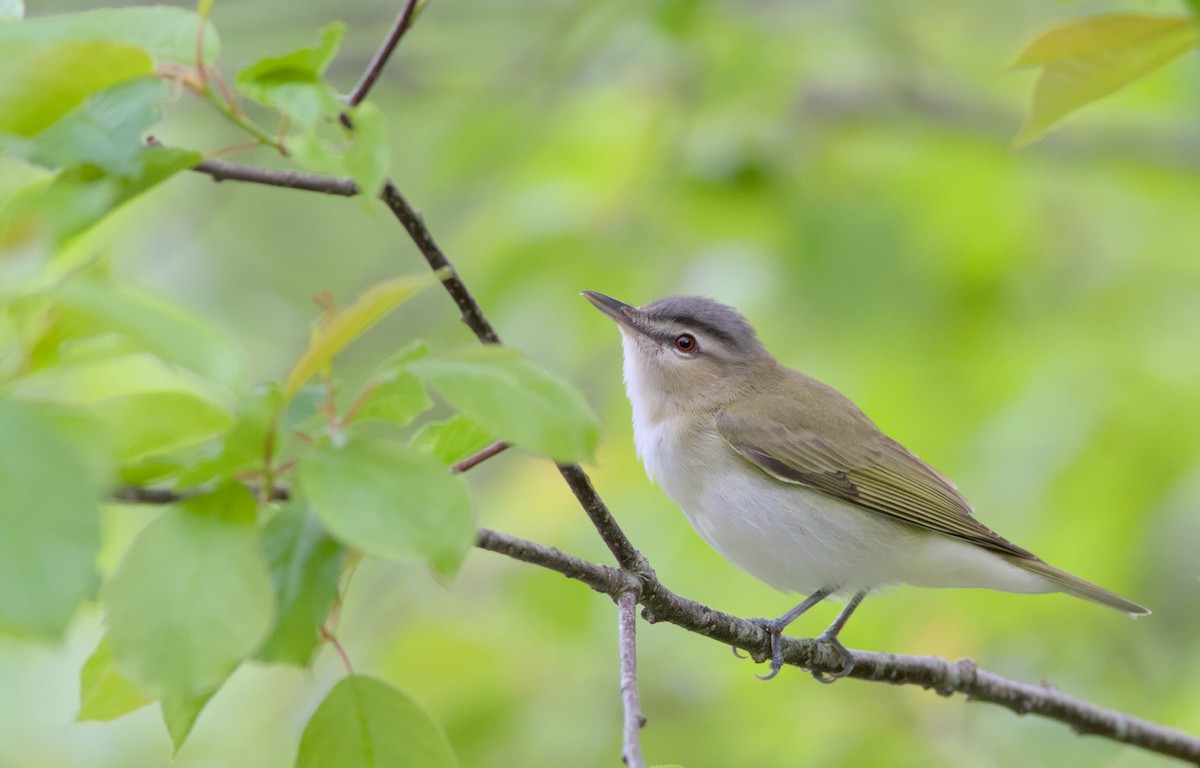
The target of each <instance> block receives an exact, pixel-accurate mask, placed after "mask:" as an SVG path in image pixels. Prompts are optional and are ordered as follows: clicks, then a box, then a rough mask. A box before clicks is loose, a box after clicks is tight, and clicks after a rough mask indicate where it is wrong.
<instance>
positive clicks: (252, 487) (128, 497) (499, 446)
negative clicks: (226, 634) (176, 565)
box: [112, 441, 508, 504]
mask: <svg viewBox="0 0 1200 768" xmlns="http://www.w3.org/2000/svg"><path fill="white" fill-rule="evenodd" d="M506 448H508V443H505V442H503V441H497V442H495V443H492V444H491V445H489V446H488V447H486V448H484V449H483V450H481V451H479V452H478V453H473V454H471V455H470V456H468V457H467V458H465V459H463V460H462V461H460V462H458V463H457V464H454V465H452V466H451V467H450V474H452V475H458V474H461V473H463V472H467V471H468V470H471V469H473V468H474V467H476V466H478V465H480V464H482V463H483V462H485V461H487V460H488V459H490V458H492V457H493V456H495V455H496V454H498V453H501V452H502V451H504V449H506ZM246 489H247V490H249V491H251V492H252V493H254V494H255V495H258V494H259V492H260V491H261V488H260V487H259V484H257V483H247V484H246ZM197 493H200V491H176V490H174V489H172V488H145V487H142V486H140V485H123V486H121V487H119V488H117V489H116V490H115V491H113V493H112V500H113V501H115V502H117V503H119V504H177V503H178V502H181V501H184V500H186V499H190V498H191V497H192V496H195V495H196V494H197ZM291 497H292V491H291V489H290V488H288V487H287V486H284V485H276V486H275V490H274V491H273V492H272V493H271V497H270V499H269V501H287V500H288V499H290V498H291Z"/></svg>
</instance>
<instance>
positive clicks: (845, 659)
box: [812, 589, 867, 683]
mask: <svg viewBox="0 0 1200 768" xmlns="http://www.w3.org/2000/svg"><path fill="white" fill-rule="evenodd" d="M866 596H867V590H865V589H861V590H859V591H858V592H856V593H855V594H854V597H852V598H850V602H848V603H846V607H845V608H843V609H842V612H841V613H839V614H838V616H837V618H836V619H834V620H833V623H832V624H830V625H829V628H828V629H826V630H825V631H824V632H822V633H821V636H820V637H818V638H817V642H818V643H825V644H826V645H829V646H831V647H832V648H833V650H835V651H837V652H838V655H839V656H841V657H842V668H841V669H839V670H838V671H837V672H833V673H827V672H817V671H814V672H813V673H812V676H813V677H815V678H816V679H817V680H818V681H820V682H822V683H832V682H834V681H835V680H837V679H838V678H839V677H845V676H846V675H848V674H850V672H851V671H853V669H854V654H852V653H850V651H849V650H848V649H847V648H846V646H844V645H842V642H841V641H840V640H838V639H837V636H838V633H839V632H841V631H842V627H844V626H846V620H847V619H849V618H850V614H852V613H854V609H855V608H858V604H859V603H861V602H862V601H863V598H864V597H866Z"/></svg>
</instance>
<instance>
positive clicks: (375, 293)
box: [283, 275, 429, 400]
mask: <svg viewBox="0 0 1200 768" xmlns="http://www.w3.org/2000/svg"><path fill="white" fill-rule="evenodd" d="M428 284H429V278H428V277H426V276H424V275H423V276H421V277H397V278H394V279H392V280H386V281H384V282H382V283H377V284H375V285H373V286H371V287H370V288H368V289H367V290H366V291H364V292H363V293H362V294H361V295H360V296H359V297H358V298H357V299H355V301H354V303H353V304H351V305H350V306H348V307H346V308H345V309H343V310H341V311H339V312H336V313H334V315H333V316H332V317H329V318H328V319H325V320H324V321H323V322H322V323H320V325H319V326H318V328H317V330H316V331H315V332H314V333H313V335H312V338H311V339H309V342H308V349H307V350H305V352H304V354H303V355H302V356H301V357H300V360H299V361H298V362H297V363H296V366H295V367H294V368H293V369H292V372H291V373H290V374H288V378H287V381H286V382H285V383H284V385H283V395H284V399H285V400H290V399H291V398H292V396H293V395H295V394H296V390H298V389H299V388H300V385H302V384H304V382H306V381H308V380H309V379H310V378H312V376H313V375H314V374H316V373H317V372H318V371H321V370H323V369H324V368H325V367H326V366H328V365H329V362H330V360H332V359H333V356H334V355H335V354H337V353H338V352H340V351H341V350H342V349H344V348H345V347H346V346H347V345H349V344H350V343H351V342H352V341H354V340H355V339H357V338H358V337H359V336H361V335H362V334H364V333H366V332H367V330H369V329H370V328H371V326H373V325H375V324H376V323H378V322H379V321H380V320H382V319H383V318H384V317H386V316H387V315H388V313H390V312H391V311H392V310H394V309H395V308H396V307H398V306H400V305H401V304H403V303H404V302H405V301H407V300H408V299H409V297H411V296H412V295H413V294H415V293H416V292H417V291H419V290H420V289H421V288H424V287H425V286H426V285H428Z"/></svg>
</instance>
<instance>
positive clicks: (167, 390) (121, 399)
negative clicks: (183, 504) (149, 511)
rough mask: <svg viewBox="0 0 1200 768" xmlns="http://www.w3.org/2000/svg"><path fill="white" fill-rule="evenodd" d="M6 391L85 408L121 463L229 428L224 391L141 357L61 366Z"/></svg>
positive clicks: (183, 445) (149, 357) (180, 446)
mask: <svg viewBox="0 0 1200 768" xmlns="http://www.w3.org/2000/svg"><path fill="white" fill-rule="evenodd" d="M11 391H12V392H14V393H16V394H19V395H21V396H23V397H26V398H29V399H36V400H42V401H51V402H59V403H65V404H70V405H78V406H87V413H88V414H89V415H91V416H94V417H96V418H97V419H99V420H100V421H101V422H103V423H104V424H106V425H107V426H108V427H109V430H110V432H111V434H112V437H113V440H114V442H115V448H114V453H115V458H116V459H117V461H118V462H120V463H123V464H129V463H133V462H138V461H142V460H144V459H146V458H148V457H151V456H156V455H161V454H165V453H169V452H171V451H176V450H179V449H181V448H186V447H188V446H191V445H196V444H198V443H201V442H203V441H205V440H208V439H210V438H212V437H215V436H217V435H219V434H221V433H222V432H224V431H225V430H226V429H228V428H229V427H230V426H231V425H232V424H233V419H232V417H231V415H230V402H229V401H230V399H231V398H230V397H229V395H228V393H226V392H223V391H222V390H220V388H218V387H213V386H212V385H211V384H209V383H207V382H204V381H202V380H200V379H196V378H194V377H191V376H188V375H186V374H185V373H183V372H182V371H179V370H178V369H176V368H174V367H172V366H169V365H167V364H165V363H163V362H162V361H161V360H159V359H158V358H156V357H154V356H152V355H149V354H146V353H135V354H128V355H119V356H116V357H111V358H102V359H98V360H86V359H85V360H80V361H67V362H63V363H60V364H59V365H56V366H54V367H51V368H46V369H44V370H42V371H38V372H36V373H34V374H32V375H29V376H26V377H24V378H22V379H19V380H17V381H16V382H14V384H13V385H12V386H11Z"/></svg>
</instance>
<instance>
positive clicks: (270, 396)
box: [178, 383, 300, 488]
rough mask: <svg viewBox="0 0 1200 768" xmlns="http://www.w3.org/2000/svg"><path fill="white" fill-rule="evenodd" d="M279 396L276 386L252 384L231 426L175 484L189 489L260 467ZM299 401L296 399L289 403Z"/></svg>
mask: <svg viewBox="0 0 1200 768" xmlns="http://www.w3.org/2000/svg"><path fill="white" fill-rule="evenodd" d="M281 402H282V398H281V395H280V392H279V385H277V384H273V383H272V384H269V385H263V386H259V387H256V388H255V389H253V390H252V391H251V392H250V393H249V394H247V395H246V396H245V397H243V398H242V399H241V401H240V402H239V403H238V407H237V415H236V417H235V422H236V423H235V425H234V427H233V429H231V430H229V432H227V433H226V434H225V435H223V436H222V438H221V440H220V442H219V443H218V445H217V446H216V450H215V451H214V452H213V453H212V454H210V455H209V456H207V457H205V458H202V459H200V460H198V461H194V462H193V463H192V465H191V466H190V467H188V468H187V469H186V470H184V472H183V473H182V474H181V475H180V477H179V481H178V482H179V485H180V486H181V487H184V488H192V487H195V486H197V485H202V484H204V483H206V482H208V481H209V480H211V479H213V478H214V477H221V478H225V479H232V478H233V477H234V476H235V475H236V474H237V473H238V472H241V471H244V470H248V469H256V470H261V469H262V466H263V460H264V456H265V450H266V445H267V433H268V431H269V430H270V429H271V427H272V424H273V421H274V418H275V414H276V412H277V411H278V410H279V405H280V403H281ZM297 402H300V399H299V398H297V399H296V400H294V401H293V403H297Z"/></svg>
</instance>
